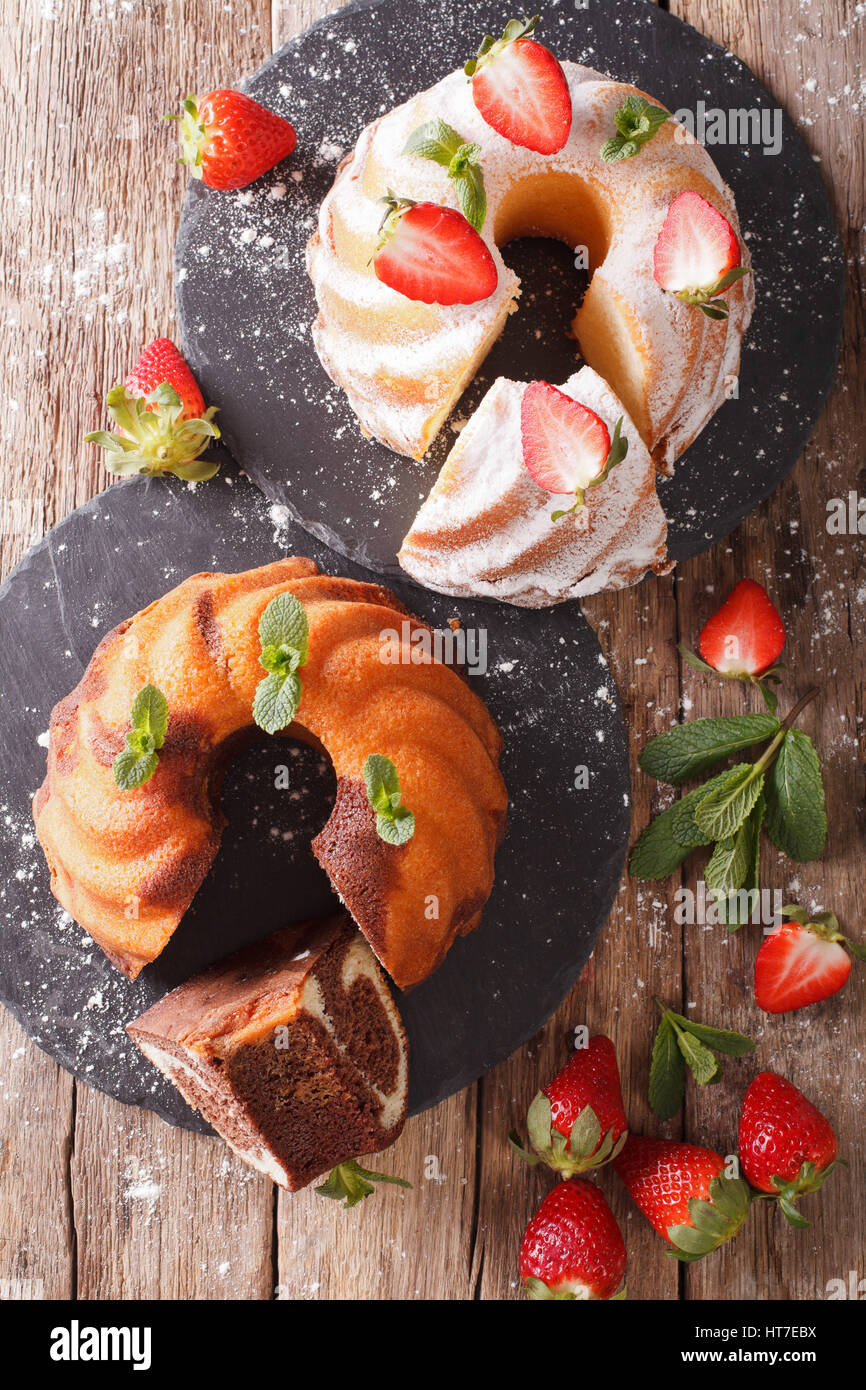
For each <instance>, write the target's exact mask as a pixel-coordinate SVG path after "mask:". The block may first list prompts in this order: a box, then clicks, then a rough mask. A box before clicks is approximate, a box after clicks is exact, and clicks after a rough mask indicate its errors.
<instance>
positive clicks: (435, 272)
mask: <svg viewBox="0 0 866 1390" xmlns="http://www.w3.org/2000/svg"><path fill="white" fill-rule="evenodd" d="M381 201H382V202H383V203H384V204H385V206H386V208H387V211H386V213H385V217H384V220H383V222H382V225H381V228H380V231H379V244H378V246H377V248H376V251H375V254H374V256H373V270H374V271H375V273H376V277H377V278H378V279H379V280H381V281H382V283H383V284H384V285H388V286H389V287H390V288H391V289H392V290H396V291H397V293H398V294H403V295H405V296H406V298H407V299H417V300H420V301H421V302H422V303H424V304H475V303H477V301H478V300H480V299H488V298H489V297H490V295H491V294H492V293H493V291H494V290H495V289H496V286H497V283H498V280H499V274H498V272H497V269H496V262H495V261H494V259H493V257H492V256H491V254H490V251H489V249H488V247H487V245H486V243H485V242H484V241H483V240H482V238H481V237H480V236H479V235H478V233H477V232H476V230H475V228H474V227H472V226H470V224H469V223H468V222H467V220H466V218H465V217H464V216H463V214H462V213H461V212H457V210H456V208H446V207H440V206H439V204H438V203H414V202H412V200H411V199H410V198H397V197H395V196H394V194H393V193H390V192H389V193H388V195H387V197H385V198H382V199H381Z"/></svg>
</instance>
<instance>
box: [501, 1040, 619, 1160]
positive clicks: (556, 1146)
mask: <svg viewBox="0 0 866 1390" xmlns="http://www.w3.org/2000/svg"><path fill="white" fill-rule="evenodd" d="M526 1118H527V1127H528V1130H529V1143H530V1145H531V1151H529V1150H527V1149H526V1148H524V1147H523V1145H522V1144H521V1142H520V1139H519V1137H518V1135H517V1134H516V1132H514V1131H512V1133H511V1134H510V1135H509V1143H510V1144H511V1147H512V1148H513V1149H514V1151H515V1152H516V1153H517V1154H519V1155H520V1157H521V1158H522V1159H523V1160H524V1162H526V1163H528V1164H529V1165H530V1167H534V1166H535V1165H536V1164H537V1163H546V1164H547V1166H548V1167H549V1168H552V1169H553V1171H554V1172H555V1173H559V1174H560V1175H561V1176H562V1177H566V1178H569V1177H572V1176H573V1175H574V1174H575V1173H585V1172H587V1171H588V1170H589V1169H592V1168H599V1167H601V1166H602V1164H604V1163H609V1162H610V1160H611V1159H612V1158H614V1157H615V1156H616V1154H618V1153H619V1151H620V1149H621V1148H622V1146H623V1144H624V1143H625V1136H626V1133H627V1130H628V1122H627V1120H626V1117H625V1109H624V1107H623V1103H622V1086H621V1085H620V1079H619V1068H618V1067H617V1062H616V1051H615V1049H614V1045H613V1043H612V1042H611V1040H610V1038H608V1037H605V1036H604V1034H598V1035H597V1036H596V1037H593V1038H590V1040H589V1042H588V1043H587V1046H586V1047H581V1048H577V1049H576V1050H575V1052H574V1053H573V1055H572V1056H571V1057H570V1058H569V1060H568V1061H567V1062H566V1064H565V1066H564V1067H563V1068H562V1070H561V1071H559V1072H557V1074H556V1076H555V1077H554V1078H553V1080H552V1081H551V1082H549V1083H548V1085H547V1086H545V1087H544V1088H543V1089H542V1090H540V1091H539V1092H538V1094H537V1095H536V1096H535V1098H534V1100H533V1102H532V1104H531V1105H530V1107H529V1111H528V1114H527V1117H526Z"/></svg>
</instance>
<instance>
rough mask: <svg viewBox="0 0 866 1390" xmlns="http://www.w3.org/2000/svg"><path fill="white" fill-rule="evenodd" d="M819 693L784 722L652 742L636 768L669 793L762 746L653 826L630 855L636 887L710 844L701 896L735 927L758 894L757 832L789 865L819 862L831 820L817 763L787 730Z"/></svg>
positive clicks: (747, 719)
mask: <svg viewBox="0 0 866 1390" xmlns="http://www.w3.org/2000/svg"><path fill="white" fill-rule="evenodd" d="M817 693H818V691H817V688H813V689H812V690H810V691H809V693H808V694H807V695H805V696H804V697H803V699H802V700H800V701H799V702H798V703H797V704H796V705H795V706H794V708H793V709H792V710H791V713H790V714H789V715H788V716H787V718H786V719H785V720H783V721H779V720H778V719H776V717H775V716H774V715H740V716H735V717H733V718H730V719H698V720H694V721H692V722H691V723H688V724H681V725H678V726H677V727H676V728H674V729H671V730H669V731H668V732H667V733H665V734H660V735H659V737H658V738H655V739H651V740H650V742H649V743H648V744H647V746H646V748H645V749H644V751H643V753H642V755H641V759H640V763H641V767H642V768H643V769H644V771H646V772H649V773H650V775H652V776H654V777H656V778H657V779H658V780H659V781H666V782H670V783H672V784H673V785H680V784H681V783H682V782H685V781H687V780H690V779H691V778H692V777H694V776H697V775H699V774H700V773H703V772H707V771H709V769H710V768H712V767H714V766H716V765H717V764H718V763H720V762H722V761H723V760H724V759H725V758H726V757H728V756H730V755H732V754H735V753H738V752H740V751H741V750H742V749H744V748H747V747H750V746H752V745H753V744H755V743H758V742H764V743H766V744H767V746H766V748H765V749H764V751H763V753H762V754H761V756H760V757H759V758H758V759H757V761H756V762H754V763H738V764H736V766H734V767H730V768H726V769H725V770H724V771H722V772H718V773H716V774H715V775H714V776H713V777H711V778H710V779H709V780H708V781H706V782H704V783H703V784H702V785H701V786H698V787H695V788H693V789H692V791H690V792H688V793H687V794H686V795H685V796H683V797H682V798H681V799H680V800H679V801H677V802H675V803H674V805H673V806H670V807H668V808H667V810H665V811H663V812H662V813H661V815H659V816H656V817H655V819H654V820H652V821H651V822H650V824H649V825H648V826H647V828H646V829H645V830H644V832H643V834H642V835H641V836H640V837H639V839H638V841H637V843H636V844H635V847H634V849H633V850H632V854H631V860H630V865H629V867H630V870H631V873H632V874H633V875H634V876H635V878H640V879H656V878H667V877H668V876H669V875H670V874H672V873H674V872H675V871H676V869H678V868H679V866H680V865H681V864H682V863H683V862H684V861H685V860H686V859H687V858H688V856H689V854H690V853H691V851H692V850H693V849H697V848H698V847H699V846H701V845H710V844H712V845H714V849H713V853H712V856H711V858H710V861H709V864H708V865H707V870H706V883H707V887H708V888H709V889H710V891H711V893H712V894H713V897H714V898H715V900H716V903H717V905H718V906H719V908H720V915H721V916H722V917H723V919H724V920H725V921H726V922H727V924H728V925H729V926H731V927H737V926H739V925H741V917H740V914H741V911H742V908H743V899H744V897H746V896H747V895H746V894H743V889H747V890H748V893H754V892H755V891H756V890H757V888H758V879H759V856H760V834H761V829H762V827H763V828H765V829H766V830H767V832H768V834H769V835H770V838H771V839H772V840H773V841H774V843H775V844H776V845H777V846H778V848H779V849H781V850H782V851H783V853H785V854H787V855H788V857H789V858H791V859H795V860H797V861H798V862H810V861H811V860H813V859H819V858H820V857H821V855H822V854H823V852H824V845H825V841H826V836H827V815H826V811H825V807H824V788H823V785H822V782H821V768H820V764H819V762H818V755H817V753H816V752H815V749H814V746H813V744H812V741H811V739H810V738H809V737H808V735H807V734H804V733H803V732H802V731H801V730H799V729H792V728H791V725H792V724H793V723H794V722H795V720H796V719H797V718H798V716H799V715H800V713H801V711H802V710H803V709H804V708H805V707H806V705H807V704H808V703H809V702H810V701H811V700H812V699H814V697H815V696H816V695H817ZM768 740H769V741H768Z"/></svg>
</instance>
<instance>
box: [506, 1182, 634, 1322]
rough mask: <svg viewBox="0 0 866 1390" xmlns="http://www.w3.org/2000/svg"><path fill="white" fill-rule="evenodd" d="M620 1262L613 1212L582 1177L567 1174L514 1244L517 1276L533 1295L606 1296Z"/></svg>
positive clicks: (616, 1277)
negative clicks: (517, 1251)
mask: <svg viewBox="0 0 866 1390" xmlns="http://www.w3.org/2000/svg"><path fill="white" fill-rule="evenodd" d="M625 1263H626V1251H625V1243H624V1241H623V1238H622V1234H621V1232H620V1229H619V1226H618V1225H617V1224H616V1221H615V1219H614V1215H613V1212H612V1211H611V1209H610V1207H609V1206H608V1204H607V1202H606V1201H605V1199H604V1196H603V1194H602V1193H601V1192H600V1191H599V1190H598V1188H597V1187H595V1186H594V1184H593V1183H591V1182H587V1181H586V1179H585V1178H569V1180H568V1181H567V1182H561V1183H558V1184H557V1186H556V1187H555V1188H554V1189H553V1191H552V1192H549V1193H548V1194H547V1196H546V1197H545V1199H544V1201H543V1202H542V1203H541V1206H540V1207H539V1208H538V1211H537V1212H536V1213H535V1215H534V1216H533V1218H532V1220H531V1221H530V1223H529V1225H528V1226H527V1228H526V1231H525V1234H524V1236H523V1240H522V1241H521V1244H520V1277H521V1279H522V1280H523V1285H524V1288H525V1289H526V1292H527V1293H528V1294H529V1297H530V1298H534V1299H558V1300H565V1299H569V1300H576V1299H608V1298H610V1297H611V1296H612V1295H613V1294H614V1291H615V1290H616V1289H617V1288H618V1287H619V1284H620V1281H621V1280H622V1276H623V1274H624V1273H625ZM616 1296H617V1298H624V1297H625V1290H623V1291H622V1293H620V1294H618V1295H616Z"/></svg>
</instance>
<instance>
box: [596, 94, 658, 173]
mask: <svg viewBox="0 0 866 1390" xmlns="http://www.w3.org/2000/svg"><path fill="white" fill-rule="evenodd" d="M670 114H671V113H670V111H665V109H664V107H662V106H653V104H652V103H651V102H649V101H647V100H646V98H645V97H639V96H628V97H626V99H625V101H624V102H623V104H622V106H621V107H620V108H619V110H618V111H617V113H616V115H615V116H614V118H613V123H614V125H615V126H616V131H617V133H616V135H613V136H611V138H610V140H605V142H604V144H603V145H602V147H601V157H602V159H603V160H604V162H605V164H616V163H617V161H618V160H620V159H631V158H633V156H634V155H636V154H638V153H639V152H640V151H641V150H642V149H643V147H644V145H645V144H646V143H647V141H648V140H651V139H652V138H653V136H654V135H655V133H656V131H658V130H660V129H661V127H662V126H663V125H664V123H665V121H666V120H668V119H669V118H670Z"/></svg>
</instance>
